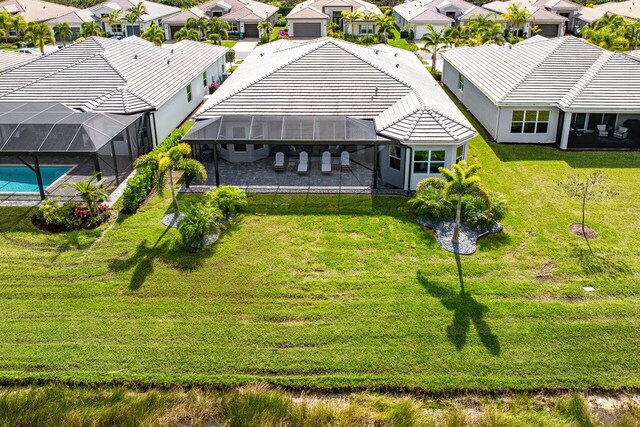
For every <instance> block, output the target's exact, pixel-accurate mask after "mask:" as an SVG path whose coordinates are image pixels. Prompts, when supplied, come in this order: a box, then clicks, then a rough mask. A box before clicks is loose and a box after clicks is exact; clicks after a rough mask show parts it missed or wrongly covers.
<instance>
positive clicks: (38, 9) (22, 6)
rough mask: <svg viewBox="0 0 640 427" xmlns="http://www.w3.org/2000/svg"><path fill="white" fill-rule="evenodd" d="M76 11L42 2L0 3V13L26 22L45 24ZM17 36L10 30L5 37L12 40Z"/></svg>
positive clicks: (27, 0)
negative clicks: (19, 17)
mask: <svg viewBox="0 0 640 427" xmlns="http://www.w3.org/2000/svg"><path fill="white" fill-rule="evenodd" d="M76 10H78V9H76V8H75V7H71V6H65V5H62V4H58V3H51V2H48V1H42V0H3V1H0V12H7V13H9V15H11V16H12V17H15V16H21V17H22V18H24V20H25V21H27V22H45V21H48V20H49V19H53V18H57V17H59V16H62V15H66V14H68V13H71V12H73V11H76ZM17 35H18V34H17V33H16V29H15V28H10V29H9V30H8V34H6V37H8V38H10V39H12V40H13V39H15V38H16V37H17ZM3 36H4V35H3Z"/></svg>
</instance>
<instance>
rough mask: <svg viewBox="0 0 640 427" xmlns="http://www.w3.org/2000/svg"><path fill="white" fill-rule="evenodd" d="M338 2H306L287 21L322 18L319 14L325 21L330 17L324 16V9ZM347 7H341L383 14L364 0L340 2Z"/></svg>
mask: <svg viewBox="0 0 640 427" xmlns="http://www.w3.org/2000/svg"><path fill="white" fill-rule="evenodd" d="M335 1H336V0H306V1H303V2H302V3H298V4H297V5H296V6H295V7H294V8H293V9H292V10H291V12H289V14H288V15H287V19H304V18H306V19H310V18H313V19H315V18H321V16H319V15H318V13H320V14H322V15H324V19H329V16H328V15H325V14H324V7H325V6H331V4H332V3H333V2H335ZM340 2H341V3H344V4H345V5H343V6H340V7H346V5H348V6H350V7H351V9H352V10H353V11H356V10H359V11H362V12H370V13H373V14H376V15H381V14H382V12H381V11H380V8H378V6H376V5H374V4H372V3H368V2H366V1H364V0H340ZM306 9H313V10H314V12H305V10H306Z"/></svg>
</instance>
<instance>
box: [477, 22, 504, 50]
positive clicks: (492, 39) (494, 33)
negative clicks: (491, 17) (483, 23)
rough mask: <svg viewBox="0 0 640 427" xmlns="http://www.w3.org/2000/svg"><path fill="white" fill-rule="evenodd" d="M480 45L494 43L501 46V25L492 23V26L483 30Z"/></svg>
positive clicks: (502, 35) (502, 34)
mask: <svg viewBox="0 0 640 427" xmlns="http://www.w3.org/2000/svg"><path fill="white" fill-rule="evenodd" d="M481 37H482V43H483V44H484V43H494V44H497V45H503V44H504V42H505V38H504V33H503V32H502V25H500V24H499V23H497V22H494V23H493V25H491V26H490V27H487V28H485V29H484V31H483V32H482V33H481Z"/></svg>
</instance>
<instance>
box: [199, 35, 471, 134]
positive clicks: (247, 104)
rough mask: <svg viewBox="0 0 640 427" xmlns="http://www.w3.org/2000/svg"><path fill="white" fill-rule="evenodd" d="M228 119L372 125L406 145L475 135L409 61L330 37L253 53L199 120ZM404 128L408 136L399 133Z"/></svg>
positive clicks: (404, 55)
mask: <svg viewBox="0 0 640 427" xmlns="http://www.w3.org/2000/svg"><path fill="white" fill-rule="evenodd" d="M232 114H243V115H292V116H336V115H338V116H349V117H353V118H357V119H372V120H374V121H375V123H376V129H377V131H378V133H380V134H382V135H387V134H388V135H389V136H392V137H394V138H397V139H399V140H403V141H407V142H435V141H437V142H444V143H452V142H459V141H463V140H466V139H468V138H470V137H471V136H473V135H475V130H474V129H473V127H472V126H471V125H470V124H469V123H468V122H467V120H466V119H465V117H464V116H463V115H462V113H461V112H460V111H459V110H458V108H457V107H456V106H455V105H454V104H453V102H452V101H451V100H450V99H449V98H448V96H447V95H446V94H445V93H444V92H443V91H442V89H441V88H440V87H439V85H438V84H437V83H436V82H435V80H433V78H432V77H431V76H430V75H429V74H428V73H427V72H426V70H425V68H424V66H423V65H422V64H421V62H420V61H419V60H418V59H417V58H416V56H415V55H414V54H412V53H411V52H407V51H403V50H400V49H395V48H392V47H389V46H386V45H377V46H372V47H365V46H361V45H356V44H353V43H349V42H345V41H342V40H337V39H333V38H321V39H316V40H312V41H309V42H292V41H290V40H281V41H277V42H273V43H269V44H267V45H264V46H261V47H259V48H257V49H256V50H254V51H253V52H252V53H251V55H249V57H248V58H247V59H246V60H245V61H244V63H243V64H242V65H241V66H240V67H239V68H238V69H237V70H236V71H235V72H234V73H233V74H232V75H231V76H230V77H229V78H228V79H227V81H226V82H225V83H224V84H223V85H222V86H221V87H220V89H218V91H216V92H215V94H214V95H213V96H212V97H211V98H210V99H209V100H208V101H207V102H206V103H205V105H204V106H203V107H202V108H201V109H200V110H199V111H198V112H197V113H196V119H208V118H213V117H217V116H220V115H232ZM403 126H408V127H410V128H411V129H410V130H409V131H408V132H402V130H401V128H402V127H403ZM463 129H464V130H463Z"/></svg>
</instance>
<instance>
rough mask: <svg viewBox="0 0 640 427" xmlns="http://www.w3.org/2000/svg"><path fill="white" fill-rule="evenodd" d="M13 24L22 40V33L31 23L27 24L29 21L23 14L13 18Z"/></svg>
mask: <svg viewBox="0 0 640 427" xmlns="http://www.w3.org/2000/svg"><path fill="white" fill-rule="evenodd" d="M11 26H12V28H13V29H14V30H16V37H17V38H18V40H22V35H23V33H25V31H27V29H28V26H29V24H27V21H25V20H24V18H23V17H22V16H21V15H17V16H14V17H13V18H12V19H11Z"/></svg>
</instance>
